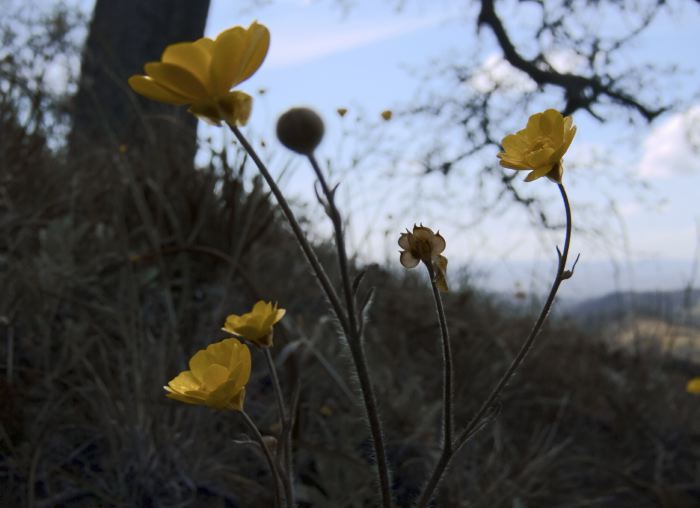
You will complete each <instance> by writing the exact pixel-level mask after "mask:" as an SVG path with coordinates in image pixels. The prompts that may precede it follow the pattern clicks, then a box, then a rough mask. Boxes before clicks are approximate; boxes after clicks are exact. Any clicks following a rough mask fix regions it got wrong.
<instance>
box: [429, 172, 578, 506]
mask: <svg viewBox="0 0 700 508" xmlns="http://www.w3.org/2000/svg"><path fill="white" fill-rule="evenodd" d="M557 187H558V188H559V193H560V194H561V197H562V201H563V203H564V212H565V214H566V232H565V235H564V247H563V249H562V250H561V251H559V249H557V254H558V258H559V261H558V265H557V272H556V276H555V278H554V281H553V282H552V287H551V289H550V290H549V295H548V296H547V300H546V301H545V303H544V305H543V306H542V310H541V311H540V314H539V316H538V317H537V321H535V325H534V326H533V327H532V330H531V331H530V334H529V335H528V336H527V338H526V339H525V342H524V343H523V345H522V346H521V347H520V350H519V351H518V353H517V354H516V355H515V358H513V360H512V361H511V364H510V365H509V367H508V369H507V370H506V371H505V373H504V374H503V376H501V379H500V380H499V381H498V382H497V383H496V385H495V386H494V387H493V389H492V390H491V392H490V394H489V396H488V397H487V398H486V400H485V401H484V402H483V403H482V404H481V406H480V408H479V410H478V411H477V412H476V414H475V415H474V416H473V417H472V419H471V420H470V421H469V422H468V423H467V426H466V427H465V428H464V430H463V431H462V432H461V433H460V435H459V436H458V437H457V439H456V440H455V442H454V446H453V447H452V452H451V453H443V454H442V455H441V457H440V459H439V460H438V462H437V464H436V465H435V469H434V470H433V472H432V474H431V476H430V479H429V480H428V483H427V484H426V486H425V488H424V489H423V492H422V494H421V496H420V499H419V501H418V505H417V506H418V507H419V508H425V507H427V506H428V503H430V501H431V499H432V498H433V495H434V493H435V489H436V488H437V487H438V485H439V483H440V481H441V480H442V478H443V475H444V473H445V470H446V469H447V466H448V465H449V463H450V461H451V460H452V458H453V457H454V455H455V454H456V453H457V452H459V450H460V449H461V448H462V447H463V446H464V445H465V444H466V443H467V442H468V441H469V439H470V438H471V437H472V436H473V435H474V434H475V432H474V431H475V430H476V429H477V428H478V427H479V426H480V424H481V421H482V420H483V419H484V417H486V416H487V415H488V414H489V412H490V411H491V409H492V407H493V405H494V403H495V402H496V400H497V399H498V396H499V395H500V394H501V392H502V391H503V389H504V388H505V386H506V385H507V384H508V382H509V381H510V379H511V378H512V377H513V375H514V374H515V373H516V372H517V370H518V369H519V368H520V366H521V365H522V363H523V361H524V360H525V358H527V355H528V353H529V352H530V351H531V350H532V346H533V345H534V343H535V339H536V338H537V336H538V335H539V333H540V331H541V329H542V325H544V322H545V321H546V319H547V316H548V315H549V311H550V310H551V308H552V304H553V303H554V298H555V297H556V294H557V292H558V291H559V286H561V283H562V282H564V281H565V280H567V279H569V278H571V276H572V275H573V270H574V269H575V267H576V261H578V258H577V259H576V261H575V262H574V266H573V267H572V268H571V270H567V269H566V262H567V259H568V256H569V246H570V243H571V230H572V221H571V206H570V204H569V198H568V196H567V194H566V190H565V189H564V185H563V184H561V183H558V184H557Z"/></svg>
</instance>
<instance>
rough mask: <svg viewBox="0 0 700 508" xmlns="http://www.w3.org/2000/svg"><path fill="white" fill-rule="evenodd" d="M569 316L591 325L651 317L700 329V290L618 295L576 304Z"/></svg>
mask: <svg viewBox="0 0 700 508" xmlns="http://www.w3.org/2000/svg"><path fill="white" fill-rule="evenodd" d="M565 313H566V315H567V316H569V317H571V318H573V319H575V320H576V321H582V322H586V323H589V324H591V323H594V324H603V323H606V322H609V321H616V320H620V319H625V318H630V317H649V318H656V319H661V320H664V321H667V322H673V323H679V324H680V323H682V324H686V325H694V326H700V289H690V290H688V289H684V290H676V291H617V292H614V293H609V294H607V295H604V296H601V297H596V298H590V299H588V300H584V301H582V302H579V303H576V304H573V305H571V306H570V307H568V308H567V309H566V311H565Z"/></svg>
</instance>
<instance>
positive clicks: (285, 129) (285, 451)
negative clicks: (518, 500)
mask: <svg viewBox="0 0 700 508" xmlns="http://www.w3.org/2000/svg"><path fill="white" fill-rule="evenodd" d="M269 44H270V34H269V31H268V30H267V28H266V27H265V26H264V25H261V24H259V23H257V22H254V23H252V24H251V25H250V26H249V27H248V28H242V27H233V28H231V29H228V30H226V31H224V32H222V33H221V34H219V36H217V37H216V38H215V39H208V38H201V39H199V40H197V41H195V42H185V43H179V44H173V45H171V46H168V47H167V48H166V49H165V51H164V52H163V55H162V58H161V61H160V62H152V63H148V64H146V66H145V72H146V74H145V75H138V76H133V77H132V78H131V79H130V80H129V85H130V86H131V87H132V88H133V89H134V90H135V91H136V92H138V93H139V94H141V95H144V96H146V97H148V98H150V99H153V100H157V101H160V102H165V103H170V104H175V105H189V111H190V112H191V113H192V114H194V115H196V116H197V117H198V118H201V119H202V120H205V121H207V122H210V123H213V124H215V125H221V124H222V123H224V124H226V125H227V126H228V127H229V129H230V130H231V132H232V133H233V134H234V136H235V137H236V139H237V140H238V142H239V143H240V144H241V146H242V147H243V149H244V150H245V151H246V152H247V153H248V155H249V156H250V158H251V159H252V160H253V162H254V164H255V165H256V166H257V168H258V170H259V172H260V174H261V175H262V177H263V179H264V180H265V181H266V183H267V184H268V186H269V187H270V190H271V192H272V194H273V195H274V196H275V199H276V201H277V203H278V205H279V207H280V209H281V210H282V212H283V214H284V216H285V218H286V219H287V221H288V223H289V225H290V227H291V229H292V232H293V234H294V236H295V238H296V240H297V243H298V244H299V246H300V248H301V250H302V252H303V254H304V256H305V257H306V260H307V261H308V263H309V266H310V267H311V269H312V271H313V272H314V274H315V276H316V280H317V281H318V283H319V285H320V287H321V290H322V291H323V292H324V294H325V296H326V298H327V300H328V302H329V304H330V307H331V310H332V312H333V315H334V317H335V318H336V320H337V323H338V325H339V328H340V330H341V331H342V333H343V335H344V337H345V339H346V340H347V344H348V347H349V350H350V353H351V357H352V362H353V366H354V369H355V372H356V374H357V380H358V382H359V387H360V391H361V395H362V401H363V405H364V409H365V416H366V420H367V423H368V426H369V430H370V435H371V441H372V446H373V451H374V458H375V460H376V466H375V471H376V476H377V486H378V492H377V494H378V495H377V498H378V499H377V501H378V504H381V506H382V507H383V508H392V506H393V504H392V496H391V489H390V486H391V477H390V471H389V467H388V463H387V457H386V452H385V445H384V436H383V430H382V424H381V420H380V418H379V411H378V408H377V403H376V398H375V395H374V390H373V386H372V380H371V378H370V371H369V368H368V365H367V359H366V355H365V351H364V341H363V335H364V321H363V316H364V313H365V311H366V307H367V305H368V302H370V301H371V291H370V297H367V298H364V299H363V300H362V302H359V301H358V300H357V294H358V289H359V286H360V283H361V280H362V275H363V273H360V274H358V275H357V276H356V277H355V278H354V279H353V277H352V276H351V269H350V263H349V260H348V255H347V251H346V247H345V238H344V224H343V219H342V216H341V213H340V211H339V209H338V207H337V205H336V202H335V193H336V190H337V188H338V184H336V185H331V184H329V182H328V181H327V179H326V175H325V174H324V172H323V170H322V168H321V165H320V164H319V162H318V160H317V159H316V157H315V150H316V148H317V146H318V145H319V143H320V142H321V140H322V137H323V133H324V125H323V121H322V120H321V118H320V116H319V115H318V114H317V113H315V112H314V111H312V110H310V109H308V108H294V109H292V110H290V111H288V112H287V113H285V114H283V115H282V116H281V117H280V119H279V121H278V124H277V134H278V138H279V140H280V141H281V142H282V143H283V144H284V145H285V146H286V147H288V148H289V149H290V150H293V151H294V152H296V153H298V154H301V155H303V156H305V157H306V158H307V159H308V161H309V164H310V166H311V168H312V170H313V171H314V174H315V177H316V180H317V182H316V184H317V188H315V190H316V196H317V198H318V201H319V203H320V204H321V205H322V206H323V208H324V210H325V212H326V214H327V215H328V217H329V219H330V221H331V223H332V226H333V232H334V240H335V247H336V254H337V256H336V257H337V263H338V271H339V273H340V278H341V282H340V294H339V292H338V291H337V290H336V288H335V286H334V284H333V283H332V282H331V279H330V277H329V276H328V274H327V273H326V271H325V269H324V267H323V266H322V264H321V263H320V262H319V260H318V258H317V256H316V254H315V252H314V250H313V249H312V247H311V244H310V242H309V241H308V240H307V238H306V236H305V234H304V232H303V230H302V229H301V227H300V225H299V222H298V221H297V219H296V217H295V215H294V213H293V212H292V210H291V208H290V207H289V204H288V203H287V200H286V198H285V196H284V194H283V193H282V191H281V190H280V188H279V187H278V185H277V184H276V182H275V180H274V179H273V178H272V176H271V174H270V172H269V170H268V169H267V167H266V165H265V164H264V163H263V161H262V160H261V158H260V157H259V156H258V154H257V153H256V151H255V149H254V148H253V146H252V145H251V144H250V142H249V141H248V140H247V139H246V137H245V136H244V135H243V133H242V132H241V130H240V129H239V127H240V126H243V125H245V124H246V122H247V121H248V119H249V117H250V114H251V111H252V98H251V96H250V95H248V94H246V93H244V92H241V91H238V90H232V88H233V87H235V86H237V85H239V84H240V83H242V82H243V81H245V80H246V79H248V78H249V77H250V76H251V75H252V74H253V73H254V72H255V71H256V70H257V69H258V68H259V67H260V66H261V65H262V62H263V60H264V58H265V56H266V54H267V51H268V48H269ZM346 112H347V110H346V109H344V108H339V109H338V114H339V115H340V116H341V117H342V116H343V115H344V114H345V113H346ZM381 117H382V118H383V119H384V120H386V121H388V120H390V119H391V117H392V113H391V111H389V110H386V111H384V112H382V113H381ZM575 133H576V128H575V127H574V126H573V122H572V119H571V117H563V116H562V115H561V114H560V113H559V112H557V111H555V110H553V109H548V110H546V111H544V112H542V113H537V114H535V115H532V116H531V117H530V119H529V121H528V123H527V126H526V127H525V129H523V130H521V131H518V132H517V133H515V134H512V135H509V136H506V137H505V138H504V139H503V141H502V145H503V151H501V152H499V153H498V158H499V159H500V162H501V165H502V166H503V167H506V168H511V169H515V170H528V171H530V173H529V174H528V175H527V177H526V180H527V181H533V180H536V179H538V178H541V177H543V176H546V177H547V178H549V179H550V180H552V181H554V182H555V183H556V184H557V186H558V189H559V192H560V194H561V197H562V200H563V203H564V211H565V215H566V232H565V238H564V245H563V248H562V250H561V251H560V250H559V249H558V248H557V253H558V265H557V271H556V276H555V279H554V282H553V284H552V287H551V289H550V292H549V295H548V297H547V299H546V301H545V303H544V306H543V308H542V311H541V312H540V314H539V317H538V318H537V321H536V322H535V325H534V327H533V329H532V331H531V333H530V334H529V335H528V337H526V339H525V341H524V343H523V345H522V347H521V349H520V351H519V352H518V354H517V355H516V356H515V358H514V359H513V361H512V363H511V365H510V366H509V368H508V369H507V370H506V372H505V373H504V374H503V375H502V377H501V378H500V380H499V381H498V382H497V383H496V384H495V385H494V387H493V389H492V390H491V392H490V394H489V395H488V396H487V397H486V399H485V400H484V401H483V403H482V404H481V406H480V408H479V410H478V411H477V412H476V413H475V415H474V416H473V417H472V418H471V420H470V421H469V422H467V423H466V425H464V426H463V428H462V429H461V430H460V432H458V433H456V432H455V425H454V421H453V388H452V386H453V370H454V367H453V364H452V363H453V360H452V353H451V346H450V337H449V331H448V324H447V319H446V317H445V311H444V306H443V302H442V296H441V294H442V293H444V292H446V291H447V290H448V285H447V276H446V271H447V258H446V257H445V256H444V255H443V252H444V251H445V249H446V246H447V242H446V241H445V238H444V237H443V236H442V235H441V234H440V233H439V232H436V233H434V232H433V230H432V229H430V228H428V227H426V226H423V225H422V224H421V225H414V226H413V229H412V230H411V231H409V230H406V232H405V233H402V234H401V235H400V237H399V239H398V244H399V246H400V247H401V249H402V251H401V253H400V257H399V260H400V263H401V264H402V265H403V266H404V267H405V268H414V267H416V266H418V265H419V264H420V263H422V264H423V265H424V266H425V267H426V270H427V272H428V277H429V281H430V284H431V287H432V293H433V297H434V301H435V307H436V311H437V316H438V322H439V327H440V335H441V339H442V352H443V401H442V403H443V411H442V429H441V432H442V435H441V438H442V439H441V440H442V447H441V453H440V456H439V458H438V460H437V462H436V464H435V465H434V468H433V471H432V474H431V475H430V477H429V478H428V480H427V482H426V484H425V486H424V487H423V489H422V492H421V494H420V497H419V499H418V506H420V507H426V506H428V504H429V503H430V502H431V500H432V498H433V495H434V493H435V490H436V489H437V487H438V485H439V483H440V481H441V479H442V478H443V476H444V472H445V470H446V468H447V466H448V465H449V464H450V462H451V461H452V459H453V458H454V456H455V454H456V453H457V452H458V451H459V450H460V449H461V448H462V447H463V446H464V444H465V443H466V442H468V441H469V439H470V438H471V437H472V436H473V435H474V434H475V432H476V431H477V430H478V429H479V428H481V427H482V426H483V425H485V424H486V422H487V421H488V418H489V416H490V415H491V414H492V413H493V408H494V405H495V402H496V400H497V398H498V396H499V394H500V393H501V391H502V390H503V388H504V387H505V386H506V384H507V383H508V381H509V380H510V379H511V377H512V376H513V374H514V373H515V372H516V371H517V370H518V368H519V367H520V365H521V364H522V362H523V361H524V360H525V358H526V356H527V354H528V352H529V351H530V349H531V348H532V346H533V344H534V341H535V339H536V337H537V335H538V334H539V332H540V330H541V328H542V325H543V323H544V321H545V320H546V318H547V315H548V313H549V310H550V309H551V306H552V304H553V302H554V298H555V295H556V293H557V291H558V289H559V286H560V285H561V283H562V282H563V281H564V280H566V279H568V278H569V277H571V276H572V273H573V267H572V268H571V270H567V269H566V263H567V259H568V254H569V245H570V240H571V230H572V222H571V209H570V205H569V201H568V197H567V194H566V191H565V189H564V185H563V183H562V179H563V156H564V154H565V153H566V151H567V149H568V148H569V146H570V144H571V142H572V140H573V138H574V135H575ZM575 264H576V263H574V267H575ZM341 295H342V296H341ZM285 312H286V311H285V310H284V309H282V308H279V307H278V306H277V304H276V303H271V302H266V301H262V300H261V301H258V302H257V303H255V305H254V306H253V308H252V310H251V311H250V312H248V313H244V314H241V315H236V314H231V315H229V316H228V317H227V318H226V321H225V323H224V326H223V331H224V332H226V333H228V334H231V335H233V336H234V337H235V338H228V339H224V340H223V341H220V342H217V343H214V344H211V345H209V346H208V347H207V348H206V349H204V350H201V351H199V352H197V353H196V354H195V355H194V356H193V357H192V359H191V360H190V364H189V367H190V369H189V370H187V371H184V372H182V373H180V374H179V375H178V376H177V377H175V378H174V379H173V380H171V381H170V382H169V383H168V385H167V386H166V387H165V390H166V392H167V393H166V395H167V396H168V397H169V398H172V399H175V400H178V401H181V402H184V403H188V404H196V405H204V406H208V407H210V408H213V409H217V410H233V411H236V412H238V413H240V414H241V415H243V418H244V420H245V422H246V425H247V426H248V428H249V430H250V432H251V433H252V434H253V436H254V438H255V439H256V441H257V442H258V444H259V446H260V448H261V449H262V451H263V453H264V454H265V457H266V460H267V462H268V465H269V467H270V470H271V472H272V476H273V478H274V480H275V506H278V507H279V506H282V503H283V501H284V503H285V504H286V506H287V507H288V508H291V507H293V506H295V493H294V474H293V470H294V460H293V457H292V445H291V441H292V439H291V438H292V426H293V424H294V423H293V418H292V413H293V412H294V411H293V408H294V403H292V406H291V410H288V409H287V407H286V405H285V400H284V395H283V391H282V386H281V384H280V382H279V378H278V376H277V373H276V369H275V363H274V361H273V358H272V354H271V352H270V349H271V347H272V345H273V329H274V326H275V325H276V324H277V323H278V322H279V321H280V320H281V319H282V318H283V317H284V316H285ZM240 341H245V342H247V343H249V344H251V345H253V346H255V349H257V350H259V351H262V354H263V355H264V357H265V361H266V363H267V367H268V370H269V372H270V376H271V378H272V384H273V387H274V390H275V396H276V400H277V406H278V412H279V417H280V420H281V422H282V432H281V435H280V436H281V437H280V442H281V446H278V447H277V451H276V452H275V453H276V454H277V460H275V459H274V458H273V457H272V452H271V451H270V449H269V448H268V446H267V445H266V442H265V439H264V438H263V437H262V435H261V433H260V431H259V430H258V428H257V427H256V426H255V424H254V423H253V421H252V420H251V419H250V418H249V417H248V415H247V414H246V413H245V411H244V410H243V404H244V398H245V386H246V384H247V382H248V379H249V377H250V371H251V355H250V350H249V349H248V347H247V346H246V345H245V344H243V343H241V342H240ZM694 387H695V385H693V386H692V387H691V383H689V385H688V391H692V389H694ZM691 388H692V389H691Z"/></svg>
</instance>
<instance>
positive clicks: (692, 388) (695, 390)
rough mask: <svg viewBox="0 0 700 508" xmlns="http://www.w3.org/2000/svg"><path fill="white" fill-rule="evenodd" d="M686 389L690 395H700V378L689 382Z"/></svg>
mask: <svg viewBox="0 0 700 508" xmlns="http://www.w3.org/2000/svg"><path fill="white" fill-rule="evenodd" d="M685 389H686V390H687V392H688V393H692V394H693V395H700V377H695V378H693V379H691V380H690V381H688V384H687V385H686V387H685Z"/></svg>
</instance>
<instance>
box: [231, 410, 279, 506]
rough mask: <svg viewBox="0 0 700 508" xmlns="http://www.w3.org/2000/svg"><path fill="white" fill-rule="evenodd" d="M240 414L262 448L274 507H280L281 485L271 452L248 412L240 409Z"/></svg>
mask: <svg viewBox="0 0 700 508" xmlns="http://www.w3.org/2000/svg"><path fill="white" fill-rule="evenodd" d="M240 414H241V415H242V416H243V420H244V421H245V423H246V425H247V426H248V429H250V431H251V432H252V433H253V437H254V438H255V440H256V441H257V442H258V444H259V445H260V448H262V451H263V453H264V454H265V459H267V465H268V466H269V467H270V473H272V477H273V479H274V481H275V507H276V508H282V487H281V486H280V475H279V471H278V469H277V466H276V465H275V460H274V459H273V458H272V454H271V453H270V450H269V449H268V448H267V445H265V440H264V439H263V437H262V434H260V431H259V430H258V427H257V426H256V425H255V423H254V422H253V420H251V418H250V416H248V413H246V412H245V411H240Z"/></svg>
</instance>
